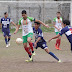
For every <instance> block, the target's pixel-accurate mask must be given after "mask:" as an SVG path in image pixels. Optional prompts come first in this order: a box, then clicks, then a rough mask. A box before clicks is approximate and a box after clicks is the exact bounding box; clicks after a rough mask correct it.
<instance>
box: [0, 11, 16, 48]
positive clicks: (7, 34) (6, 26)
mask: <svg viewBox="0 0 72 72" xmlns="http://www.w3.org/2000/svg"><path fill="white" fill-rule="evenodd" d="M10 23H12V24H13V25H15V26H16V24H15V23H14V22H13V21H12V20H11V19H10V18H9V17H8V13H7V12H5V13H4V17H3V18H1V23H0V26H1V25H2V32H3V35H4V38H5V43H6V47H8V46H10V42H9V41H10V38H11V34H10V29H9V26H10ZM16 27H17V26H16ZM7 37H8V39H7Z"/></svg>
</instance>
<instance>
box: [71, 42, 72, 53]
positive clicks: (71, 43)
mask: <svg viewBox="0 0 72 72" xmlns="http://www.w3.org/2000/svg"><path fill="white" fill-rule="evenodd" d="M71 52H72V43H71Z"/></svg>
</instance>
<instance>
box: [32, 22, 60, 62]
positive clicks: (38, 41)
mask: <svg viewBox="0 0 72 72" xmlns="http://www.w3.org/2000/svg"><path fill="white" fill-rule="evenodd" d="M39 26H40V23H39V22H35V26H34V27H33V32H34V35H35V42H34V47H35V48H36V49H37V48H38V47H40V48H42V49H44V50H45V51H46V52H47V53H48V54H50V55H51V56H52V57H54V58H55V59H56V60H57V61H58V62H61V60H59V59H58V58H57V57H56V56H55V54H54V53H52V52H49V50H48V46H47V44H46V41H45V40H44V38H43V33H42V30H41V29H40V28H39Z"/></svg>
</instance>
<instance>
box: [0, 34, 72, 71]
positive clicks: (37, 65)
mask: <svg viewBox="0 0 72 72" xmlns="http://www.w3.org/2000/svg"><path fill="white" fill-rule="evenodd" d="M53 36H55V33H44V38H45V40H46V41H48V40H49V38H51V37H53ZM0 37H1V38H0V72H72V53H71V51H70V44H69V42H68V40H67V39H66V37H65V36H64V35H63V36H62V40H61V46H60V48H61V51H58V50H56V49H55V47H54V44H55V40H52V41H51V42H50V43H48V42H47V45H48V47H49V50H50V51H51V52H53V53H55V55H56V56H57V57H59V58H60V59H61V60H62V63H58V62H57V61H56V60H55V59H54V58H52V57H51V56H50V55H48V54H47V53H46V52H45V51H44V50H42V49H40V48H39V49H38V50H35V52H36V56H34V57H33V59H34V61H33V62H31V63H26V62H25V60H26V59H28V55H27V53H26V52H25V50H24V49H23V45H17V44H16V43H15V39H16V38H17V37H21V34H19V33H18V34H16V35H14V34H12V38H11V46H10V47H9V48H6V47H5V43H4V38H3V37H2V34H1V35H0ZM33 41H34V38H33Z"/></svg>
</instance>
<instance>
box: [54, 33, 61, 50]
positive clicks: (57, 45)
mask: <svg viewBox="0 0 72 72" xmlns="http://www.w3.org/2000/svg"><path fill="white" fill-rule="evenodd" d="M58 34H59V32H56V35H58ZM60 43H61V36H60V37H59V38H58V39H57V40H56V44H55V48H56V49H57V50H61V49H60V48H59V47H60Z"/></svg>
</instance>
